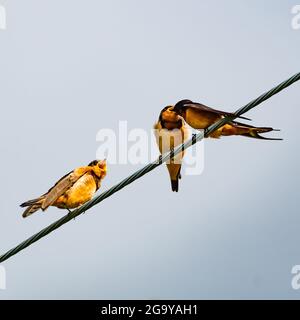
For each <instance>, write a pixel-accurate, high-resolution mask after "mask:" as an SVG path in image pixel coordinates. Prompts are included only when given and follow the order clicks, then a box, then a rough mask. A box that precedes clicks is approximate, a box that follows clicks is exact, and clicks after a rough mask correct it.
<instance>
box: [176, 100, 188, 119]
mask: <svg viewBox="0 0 300 320" xmlns="http://www.w3.org/2000/svg"><path fill="white" fill-rule="evenodd" d="M191 103H193V102H192V101H191V100H188V99H184V100H181V101H178V102H177V103H176V104H175V106H174V109H173V110H174V111H175V112H177V113H178V114H179V115H181V116H183V115H184V112H185V109H186V105H187V104H191Z"/></svg>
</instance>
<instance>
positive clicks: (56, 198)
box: [21, 160, 107, 218]
mask: <svg viewBox="0 0 300 320" xmlns="http://www.w3.org/2000/svg"><path fill="white" fill-rule="evenodd" d="M106 170H107V168H106V160H94V161H92V162H91V163H90V164H89V165H87V166H84V167H79V168H76V169H74V170H73V171H71V172H70V173H68V174H66V175H65V176H63V177H62V178H61V179H60V180H59V181H58V182H57V183H56V184H55V185H54V186H53V187H52V188H51V189H50V190H49V191H48V192H47V193H45V194H43V195H42V196H40V197H39V198H37V199H33V200H29V201H26V202H24V203H22V204H21V207H28V208H27V209H26V210H25V211H24V213H23V218H26V217H28V216H30V215H31V214H33V213H34V212H36V211H37V210H39V209H42V210H43V211H44V210H46V209H47V208H48V207H49V206H54V207H57V208H60V209H67V210H68V211H70V209H74V208H77V207H79V206H81V205H82V204H84V203H86V202H87V201H89V200H90V199H91V198H92V197H93V195H94V193H95V192H96V191H97V190H98V189H99V188H100V186H101V181H102V180H103V179H104V177H105V176H106Z"/></svg>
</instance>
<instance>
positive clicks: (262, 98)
mask: <svg viewBox="0 0 300 320" xmlns="http://www.w3.org/2000/svg"><path fill="white" fill-rule="evenodd" d="M298 80H300V73H297V74H295V75H294V76H292V77H291V78H289V79H288V80H286V81H284V82H282V83H281V84H279V85H278V86H276V87H274V88H273V89H271V90H270V91H268V92H266V93H264V94H262V95H261V96H259V97H258V98H257V99H255V100H253V101H251V102H249V103H248V104H246V105H245V106H244V107H242V108H240V109H238V110H237V111H236V112H235V113H234V115H233V116H226V117H224V118H223V119H221V120H219V121H217V122H216V123H214V124H212V125H211V126H209V127H208V128H207V129H205V130H204V132H203V131H200V132H199V133H197V134H194V135H193V136H192V138H191V139H189V140H187V141H186V142H185V143H183V144H181V145H180V146H178V147H176V148H175V149H174V150H171V151H170V152H167V153H165V154H163V155H161V156H160V157H159V158H158V159H157V160H156V161H154V162H151V163H149V164H147V165H146V166H144V167H143V168H141V169H140V170H138V171H136V172H134V173H133V174H132V175H130V176H129V177H127V178H125V179H124V180H122V181H121V182H119V183H117V184H116V185H115V186H113V187H111V188H110V189H108V190H107V191H104V192H103V193H101V194H100V195H99V196H96V197H95V198H93V199H92V200H90V201H89V202H87V203H86V204H84V205H83V206H81V207H79V208H78V209H75V210H74V211H72V213H70V214H67V215H65V216H64V217H62V218H61V219H59V220H57V221H55V222H53V223H52V224H50V225H49V226H48V227H46V228H44V229H42V230H41V231H40V232H38V233H36V234H35V235H33V236H31V237H30V238H28V239H27V240H25V241H23V242H22V243H20V244H19V245H17V246H16V247H15V248H13V249H11V250H9V251H7V252H6V253H4V254H3V255H2V256H0V263H1V262H3V261H5V260H7V259H9V258H10V257H12V256H13V255H15V254H17V253H18V252H20V251H21V250H23V249H25V248H26V247H28V246H30V245H32V244H33V243H34V242H36V241H38V240H40V239H41V238H43V237H45V236H46V235H47V234H49V233H51V232H52V231H54V230H56V229H58V228H60V227H61V226H63V225H64V224H65V223H67V222H69V221H70V220H72V219H74V218H76V217H77V216H79V215H80V214H82V213H84V212H86V211H87V210H89V209H90V208H92V207H93V206H95V205H96V204H98V203H100V202H101V201H103V200H104V199H106V198H108V197H110V196H112V195H113V194H114V193H116V192H118V191H120V190H121V189H123V188H124V187H126V186H127V185H129V184H131V183H132V182H134V181H135V180H137V179H139V178H141V177H142V176H143V175H145V174H146V173H148V172H150V171H152V170H153V169H155V168H156V167H158V166H159V165H161V164H162V163H164V162H166V161H168V160H170V159H171V158H173V157H174V156H176V155H177V154H179V153H180V152H181V151H182V150H185V149H187V148H189V147H190V146H192V145H193V144H195V143H196V142H198V141H200V140H202V139H203V138H204V137H206V136H208V135H210V134H211V133H212V132H213V131H215V130H217V129H218V128H220V127H222V126H223V125H224V124H226V123H228V122H230V121H231V120H233V119H235V118H236V117H238V116H240V115H242V114H244V113H245V112H247V111H249V110H251V109H252V108H254V107H256V106H258V105H259V104H260V103H262V102H264V101H265V100H267V99H269V98H271V97H272V96H273V95H275V94H277V93H279V92H280V91H282V90H283V89H285V88H287V87H289V86H290V85H291V84H293V83H294V82H296V81H298Z"/></svg>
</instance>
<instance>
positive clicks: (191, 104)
mask: <svg viewBox="0 0 300 320" xmlns="http://www.w3.org/2000/svg"><path fill="white" fill-rule="evenodd" d="M184 106H185V107H188V108H194V109H197V110H199V111H205V112H212V113H215V114H218V115H220V116H233V115H234V114H233V113H232V112H226V111H222V110H217V109H213V108H211V107H208V106H206V105H204V104H202V103H197V102H187V103H185V104H184ZM238 118H241V119H245V120H251V119H249V118H246V117H242V116H240V117H238Z"/></svg>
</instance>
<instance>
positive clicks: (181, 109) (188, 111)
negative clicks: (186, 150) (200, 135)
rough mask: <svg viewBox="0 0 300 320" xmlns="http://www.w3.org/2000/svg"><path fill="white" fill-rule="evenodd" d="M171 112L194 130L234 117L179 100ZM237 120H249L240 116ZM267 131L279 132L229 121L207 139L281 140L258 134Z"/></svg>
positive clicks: (229, 113) (188, 101)
mask: <svg viewBox="0 0 300 320" xmlns="http://www.w3.org/2000/svg"><path fill="white" fill-rule="evenodd" d="M173 110H174V111H175V112H177V113H178V115H180V116H181V117H183V118H184V120H185V121H186V123H187V124H188V125H190V126H191V127H193V128H194V129H206V128H207V127H209V126H210V125H212V124H213V123H215V122H216V121H218V120H220V119H222V118H224V117H225V116H233V115H234V114H233V113H231V112H226V111H221V110H216V109H213V108H210V107H207V106H205V105H204V104H201V103H197V102H193V101H191V100H181V101H179V102H177V103H176V105H175V106H174V108H173ZM239 118H241V119H246V120H250V119H248V118H246V117H242V116H240V117H239ZM269 131H279V130H277V129H273V128H271V127H254V126H250V125H247V124H244V123H240V122H237V121H230V122H229V123H228V124H225V125H224V126H222V127H220V128H219V129H217V130H215V131H214V132H213V133H211V134H210V135H209V137H212V138H220V137H221V136H231V135H240V136H246V137H250V138H256V139H264V140H282V139H277V138H266V137H263V136H261V135H260V133H265V132H269Z"/></svg>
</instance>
